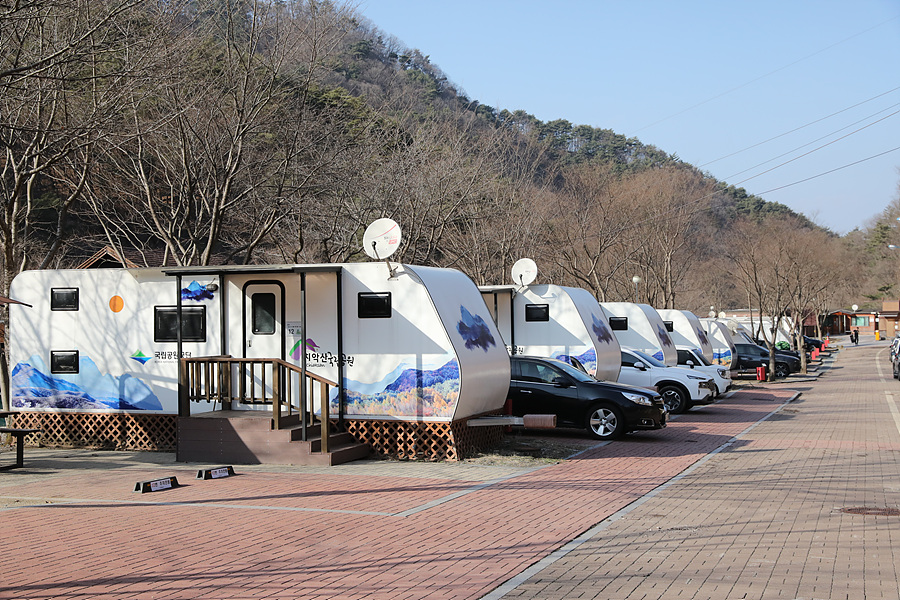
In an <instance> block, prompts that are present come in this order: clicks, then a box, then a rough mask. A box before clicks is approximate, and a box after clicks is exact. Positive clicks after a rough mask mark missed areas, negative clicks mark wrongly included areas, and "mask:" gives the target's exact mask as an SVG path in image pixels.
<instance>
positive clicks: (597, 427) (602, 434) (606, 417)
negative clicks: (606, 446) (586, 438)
mask: <svg viewBox="0 0 900 600" xmlns="http://www.w3.org/2000/svg"><path fill="white" fill-rule="evenodd" d="M587 430H588V433H589V434H591V436H592V437H595V438H597V439H598V440H617V439H619V438H620V437H622V436H623V435H625V419H623V418H622V413H620V412H619V411H618V410H617V409H615V408H613V407H612V406H594V407H593V408H591V410H589V411H588V415H587Z"/></svg>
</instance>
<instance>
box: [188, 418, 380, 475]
mask: <svg viewBox="0 0 900 600" xmlns="http://www.w3.org/2000/svg"><path fill="white" fill-rule="evenodd" d="M270 416H271V415H268V417H270ZM268 417H267V416H266V415H265V413H263V414H262V415H254V416H247V415H238V416H235V415H229V414H226V411H222V412H221V414H220V415H218V416H210V415H208V414H204V415H203V416H202V418H195V417H180V418H179V419H178V438H177V439H178V446H177V451H176V460H178V461H179V462H211V463H226V464H227V463H233V464H293V465H336V464H341V463H345V462H349V461H351V460H357V459H359V458H364V457H365V456H368V455H369V454H370V452H371V449H370V448H369V447H368V446H367V445H366V444H361V443H358V442H356V441H355V440H354V439H353V437H352V436H351V435H350V434H348V433H343V432H335V433H333V434H331V435H329V436H328V441H329V444H328V449H329V452H327V453H322V452H321V451H320V450H321V447H322V441H321V437H320V435H321V429H320V427H319V425H316V426H311V427H307V440H306V441H303V440H302V439H301V438H302V429H301V427H300V425H294V426H292V427H289V428H287V429H280V430H273V429H271V423H270V421H271V419H270V418H268Z"/></svg>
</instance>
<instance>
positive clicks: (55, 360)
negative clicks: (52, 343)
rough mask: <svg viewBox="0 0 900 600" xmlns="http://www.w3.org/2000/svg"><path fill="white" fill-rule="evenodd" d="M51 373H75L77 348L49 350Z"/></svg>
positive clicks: (76, 370) (76, 368)
mask: <svg viewBox="0 0 900 600" xmlns="http://www.w3.org/2000/svg"><path fill="white" fill-rule="evenodd" d="M50 372H51V373H77V372H78V350H51V351H50Z"/></svg>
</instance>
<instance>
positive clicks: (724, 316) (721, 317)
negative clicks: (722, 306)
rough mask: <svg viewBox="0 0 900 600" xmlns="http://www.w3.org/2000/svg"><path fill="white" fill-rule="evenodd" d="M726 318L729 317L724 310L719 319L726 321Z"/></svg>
mask: <svg viewBox="0 0 900 600" xmlns="http://www.w3.org/2000/svg"><path fill="white" fill-rule="evenodd" d="M726 317H728V315H726V314H725V311H724V310H723V311H722V312H720V313H719V318H720V319H724V318H726Z"/></svg>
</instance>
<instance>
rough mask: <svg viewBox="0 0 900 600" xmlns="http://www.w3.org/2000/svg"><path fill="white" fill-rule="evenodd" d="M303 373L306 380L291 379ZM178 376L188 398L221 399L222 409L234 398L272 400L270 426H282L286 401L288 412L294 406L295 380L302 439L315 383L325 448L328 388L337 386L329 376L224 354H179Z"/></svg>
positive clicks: (325, 449) (274, 360)
mask: <svg viewBox="0 0 900 600" xmlns="http://www.w3.org/2000/svg"><path fill="white" fill-rule="evenodd" d="M268 367H271V381H269V382H267V381H266V373H267V371H268ZM235 375H236V377H237V388H238V389H237V393H235V385H234V383H235ZM304 375H305V381H306V382H305V383H304V379H297V380H296V381H295V380H294V379H293V378H294V377H297V378H302V377H304ZM179 378H180V381H179V387H180V389H182V390H184V393H185V394H187V400H188V402H203V401H206V402H221V403H222V408H223V409H225V410H230V409H231V407H232V403H233V402H235V401H236V402H239V403H243V404H271V405H272V427H273V429H281V428H282V426H283V420H282V408H283V407H285V405H286V408H287V415H288V416H290V415H291V414H292V412H293V409H294V408H295V405H294V403H293V402H292V395H293V390H294V388H293V387H292V385H293V383H295V382H296V384H297V388H298V389H299V391H298V396H299V398H298V399H297V400H298V402H297V403H296V408H297V410H298V411H299V412H300V416H301V425H302V436H303V439H304V440H305V439H307V419H306V415H307V414H309V415H310V417H311V418H312V419H314V418H315V411H314V410H313V407H312V404H311V403H309V402H308V400H309V396H310V393H309V390H310V389H312V384H315V383H318V384H319V400H320V407H319V411H320V429H321V437H322V452H328V434H329V415H328V402H329V397H330V388H335V387H337V383H335V382H334V381H331V380H330V379H327V378H325V377H322V376H320V375H316V374H315V373H310V372H309V371H307V372H306V373H304V372H303V370H302V369H301V368H300V367H299V366H297V365H295V364H292V363H289V362H287V361H285V360H281V359H279V358H232V357H230V356H227V355H223V356H201V357H192V358H182V359H181V369H179ZM248 380H249V381H248ZM257 380H258V381H257ZM248 383H249V386H248V385H247V384H248ZM248 388H249V389H248ZM188 405H189V404H188Z"/></svg>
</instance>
